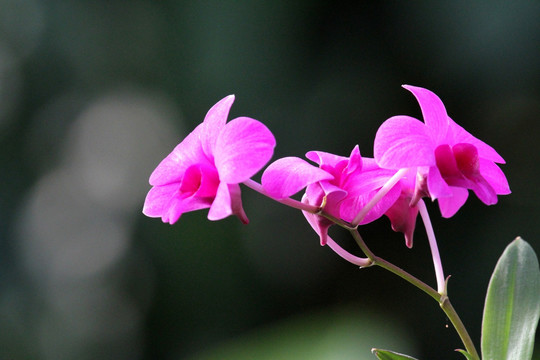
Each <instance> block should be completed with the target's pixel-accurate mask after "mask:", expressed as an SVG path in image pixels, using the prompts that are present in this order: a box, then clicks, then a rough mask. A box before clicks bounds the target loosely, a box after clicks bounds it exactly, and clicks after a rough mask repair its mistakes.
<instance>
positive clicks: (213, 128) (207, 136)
mask: <svg viewBox="0 0 540 360" xmlns="http://www.w3.org/2000/svg"><path fill="white" fill-rule="evenodd" d="M233 103H234V95H229V96H227V97H225V98H223V99H221V100H220V101H218V102H217V103H216V104H215V105H214V106H212V108H211V109H210V110H208V113H207V114H206V116H205V118H204V122H203V123H202V126H203V129H202V132H201V142H202V148H203V150H204V153H205V154H206V155H207V156H208V157H209V158H210V159H212V158H213V154H214V147H215V145H216V140H217V138H218V135H219V133H220V132H221V130H222V129H223V127H224V126H225V123H226V122H227V117H228V116H229V111H230V110H231V106H232V104H233Z"/></svg>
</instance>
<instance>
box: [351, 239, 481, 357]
mask: <svg viewBox="0 0 540 360" xmlns="http://www.w3.org/2000/svg"><path fill="white" fill-rule="evenodd" d="M349 231H350V232H351V235H352V236H353V238H354V240H355V241H356V243H357V244H358V246H359V247H360V249H362V251H363V252H364V254H366V256H367V257H368V259H369V260H371V262H372V265H378V266H380V267H382V268H383V269H385V270H388V271H390V272H391V273H393V274H395V275H397V276H399V277H400V278H402V279H404V280H405V281H407V282H408V283H410V284H412V285H414V286H416V287H417V288H418V289H420V290H422V291H423V292H425V293H426V294H428V295H429V296H431V297H432V298H433V299H434V300H435V301H437V302H438V303H439V306H440V307H441V309H442V310H443V311H444V313H445V314H446V316H447V317H448V319H450V322H451V323H452V325H453V326H454V329H456V332H457V333H458V335H459V337H460V339H461V341H462V343H463V345H464V346H465V349H466V350H467V352H468V353H469V354H470V355H471V356H472V358H473V359H474V360H480V357H479V356H478V352H477V351H476V348H475V346H474V343H473V341H472V339H471V337H470V336H469V333H468V332H467V329H466V328H465V325H464V324H463V322H462V321H461V319H460V317H459V315H458V314H457V312H456V310H455V309H454V307H453V306H452V304H451V303H450V299H449V298H448V296H447V295H446V285H445V286H444V289H445V293H443V294H441V293H439V292H437V291H436V290H435V289H433V288H432V287H431V286H429V285H427V284H426V283H424V282H423V281H421V280H420V279H418V278H417V277H415V276H413V275H411V274H409V273H408V272H406V271H405V270H403V269H401V268H400V267H398V266H396V265H394V264H392V263H390V262H388V261H386V260H384V259H383V258H380V257H378V256H376V255H375V254H374V253H373V252H372V251H371V250H370V249H369V248H368V246H367V245H366V243H365V242H364V239H362V236H361V235H360V233H359V232H358V230H357V229H350V230H349Z"/></svg>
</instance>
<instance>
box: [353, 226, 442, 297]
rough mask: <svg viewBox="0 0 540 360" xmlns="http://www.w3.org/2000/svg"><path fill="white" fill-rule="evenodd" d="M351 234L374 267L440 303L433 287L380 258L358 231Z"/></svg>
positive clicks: (438, 295) (354, 230) (355, 230)
mask: <svg viewBox="0 0 540 360" xmlns="http://www.w3.org/2000/svg"><path fill="white" fill-rule="evenodd" d="M350 232H351V234H352V236H353V238H354V240H355V241H356V243H357V244H358V246H359V247H360V249H362V251H363V252H364V254H366V256H367V257H368V258H369V259H370V260H371V261H372V263H373V265H378V266H380V267H382V268H383V269H386V270H388V271H390V272H392V273H394V274H395V275H397V276H399V277H400V278H402V279H404V280H406V281H407V282H409V283H411V284H412V285H414V286H416V287H417V288H419V289H420V290H422V291H423V292H425V293H426V294H428V295H429V296H431V297H432V298H433V299H435V300H437V301H439V299H440V298H441V295H440V294H439V293H438V292H437V291H435V289H433V288H432V287H431V286H429V285H427V284H426V283H424V282H423V281H421V280H420V279H418V278H416V277H415V276H413V275H411V274H409V273H408V272H406V271H405V270H403V269H401V268H400V267H398V266H396V265H394V264H392V263H390V262H388V261H386V260H384V259H383V258H380V257H378V256H376V255H375V254H374V253H373V252H372V251H371V250H370V249H369V248H368V247H367V245H366V243H365V242H364V239H362V236H360V233H359V232H358V230H357V229H351V230H350Z"/></svg>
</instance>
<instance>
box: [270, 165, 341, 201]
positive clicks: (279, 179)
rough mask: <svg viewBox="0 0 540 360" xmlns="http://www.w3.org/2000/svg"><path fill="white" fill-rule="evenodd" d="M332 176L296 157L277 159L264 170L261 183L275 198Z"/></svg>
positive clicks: (291, 193)
mask: <svg viewBox="0 0 540 360" xmlns="http://www.w3.org/2000/svg"><path fill="white" fill-rule="evenodd" d="M333 178H334V177H333V176H332V175H331V174H329V173H327V172H326V171H324V170H322V169H319V168H318V167H315V166H313V165H311V164H309V163H308V162H307V161H305V160H302V159H300V158H297V157H286V158H282V159H278V160H276V161H275V162H273V163H272V164H270V165H269V166H268V167H267V168H266V170H265V171H264V173H263V175H262V178H261V183H262V186H263V188H264V190H265V191H266V192H267V193H268V195H270V196H271V197H273V198H275V199H284V198H286V197H289V196H292V195H294V194H296V193H297V192H299V191H300V190H302V189H303V188H305V187H306V186H308V185H309V184H313V183H316V182H318V181H322V180H331V179H333Z"/></svg>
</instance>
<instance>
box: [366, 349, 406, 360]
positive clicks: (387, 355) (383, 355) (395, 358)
mask: <svg viewBox="0 0 540 360" xmlns="http://www.w3.org/2000/svg"><path fill="white" fill-rule="evenodd" d="M371 352H372V353H373V354H375V356H377V358H378V359H379V360H416V359H415V358H413V357H411V356H408V355H403V354H400V353H397V352H393V351H388V350H381V349H371Z"/></svg>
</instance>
